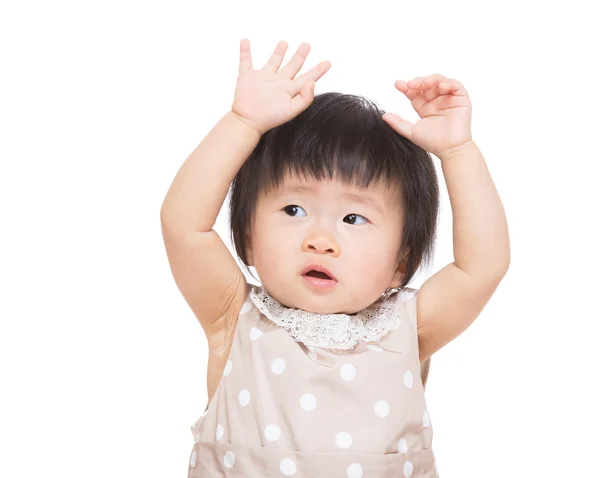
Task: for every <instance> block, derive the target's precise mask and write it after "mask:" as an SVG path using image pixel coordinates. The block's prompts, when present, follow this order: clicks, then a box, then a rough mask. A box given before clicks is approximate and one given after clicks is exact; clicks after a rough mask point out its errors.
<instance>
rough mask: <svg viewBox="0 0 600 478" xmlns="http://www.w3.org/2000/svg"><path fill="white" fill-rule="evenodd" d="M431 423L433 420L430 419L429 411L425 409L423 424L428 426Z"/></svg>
mask: <svg viewBox="0 0 600 478" xmlns="http://www.w3.org/2000/svg"><path fill="white" fill-rule="evenodd" d="M429 425H431V420H430V419H429V413H427V410H425V411H424V412H423V426H426V427H428V426H429Z"/></svg>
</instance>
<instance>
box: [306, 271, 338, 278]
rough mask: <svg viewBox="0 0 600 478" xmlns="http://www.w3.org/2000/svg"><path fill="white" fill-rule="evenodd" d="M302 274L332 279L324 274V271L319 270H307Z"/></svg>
mask: <svg viewBox="0 0 600 478" xmlns="http://www.w3.org/2000/svg"><path fill="white" fill-rule="evenodd" d="M304 275H305V276H310V277H316V278H317V279H329V280H333V279H332V278H331V277H329V276H328V275H327V274H325V273H324V272H320V271H308V272H307V273H306V274H304Z"/></svg>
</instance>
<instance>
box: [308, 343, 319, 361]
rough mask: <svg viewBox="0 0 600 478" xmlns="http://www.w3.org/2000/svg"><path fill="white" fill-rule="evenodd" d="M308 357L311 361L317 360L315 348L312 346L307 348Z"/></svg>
mask: <svg viewBox="0 0 600 478" xmlns="http://www.w3.org/2000/svg"><path fill="white" fill-rule="evenodd" d="M308 357H309V358H310V359H312V360H317V358H318V356H317V352H315V348H314V347H313V346H312V345H310V346H309V347H308Z"/></svg>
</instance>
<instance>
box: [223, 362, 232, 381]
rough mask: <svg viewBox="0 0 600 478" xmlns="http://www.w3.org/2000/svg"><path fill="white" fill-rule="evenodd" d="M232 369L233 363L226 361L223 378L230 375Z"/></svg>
mask: <svg viewBox="0 0 600 478" xmlns="http://www.w3.org/2000/svg"><path fill="white" fill-rule="evenodd" d="M232 368H233V362H232V361H231V360H228V361H227V363H226V364H225V370H223V376H224V377H227V375H229V374H230V373H231V369H232Z"/></svg>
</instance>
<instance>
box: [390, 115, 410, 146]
mask: <svg viewBox="0 0 600 478" xmlns="http://www.w3.org/2000/svg"><path fill="white" fill-rule="evenodd" d="M382 118H383V120H384V121H385V122H386V123H388V124H389V125H390V126H391V127H392V128H393V129H394V131H396V132H397V133H398V134H400V135H402V136H404V137H405V138H407V139H410V140H411V141H412V133H411V131H412V129H413V127H414V124H412V123H411V122H410V121H406V120H404V119H402V118H400V116H398V115H396V114H394V113H386V114H384V115H383V116H382Z"/></svg>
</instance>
